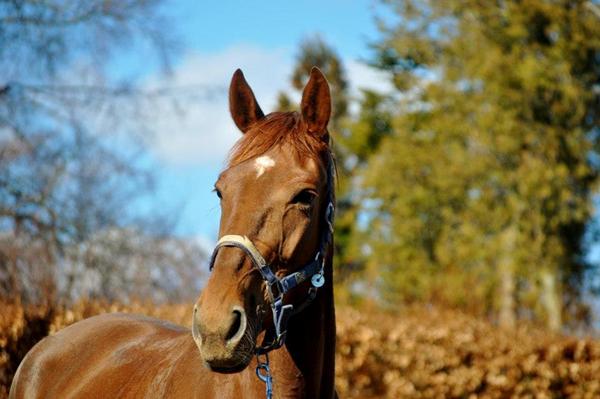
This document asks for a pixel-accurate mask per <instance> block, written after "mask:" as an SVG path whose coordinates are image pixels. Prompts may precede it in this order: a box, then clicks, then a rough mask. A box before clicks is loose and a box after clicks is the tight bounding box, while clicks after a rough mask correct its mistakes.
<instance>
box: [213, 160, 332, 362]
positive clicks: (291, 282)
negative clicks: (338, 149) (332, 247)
mask: <svg viewBox="0 0 600 399" xmlns="http://www.w3.org/2000/svg"><path fill="white" fill-rule="evenodd" d="M333 168H334V164H333V159H332V157H331V155H330V156H329V168H328V169H327V195H328V203H327V208H326V210H325V222H326V225H327V228H326V229H325V230H324V231H323V233H322V234H321V242H320V246H319V250H318V251H317V253H316V255H315V257H314V258H313V260H312V261H311V262H309V263H307V264H306V265H304V266H303V267H301V268H300V269H299V270H298V271H296V272H293V273H291V274H288V275H287V276H284V277H281V278H280V277H277V275H276V274H275V273H274V272H273V270H272V269H271V266H270V265H269V264H268V263H267V261H266V260H265V258H264V257H263V256H262V254H261V253H260V251H259V250H258V249H257V248H256V246H255V245H254V243H253V242H252V240H250V239H249V238H248V237H246V236H242V235H236V234H228V235H224V236H223V237H221V238H220V239H219V241H218V242H217V245H216V246H215V249H214V250H213V253H212V256H211V258H210V264H209V270H212V269H213V267H214V264H215V260H216V257H217V254H218V252H219V249H221V248H223V247H235V248H239V249H241V250H242V251H244V253H245V254H246V255H248V257H249V258H250V259H251V260H252V263H253V265H254V267H255V268H256V269H257V270H258V272H259V273H260V275H261V277H262V279H263V281H264V282H265V286H266V288H267V295H268V297H269V302H270V303H271V304H270V306H271V312H272V314H273V324H274V326H275V336H274V338H273V341H272V342H270V343H268V344H265V343H264V342H263V344H262V345H261V346H259V347H257V348H256V353H257V354H258V355H261V354H266V353H268V352H270V351H272V350H273V349H278V348H280V347H281V346H283V344H284V343H285V337H286V334H287V322H288V320H289V318H290V317H291V316H292V315H294V314H295V313H298V312H300V311H301V310H302V309H304V308H305V307H306V306H307V305H308V304H309V303H310V302H311V301H312V300H313V299H314V298H315V297H316V295H317V290H318V289H319V288H320V287H322V286H323V284H325V277H324V274H323V268H324V266H325V256H326V253H327V249H328V247H329V244H330V243H331V239H332V237H333V220H334V216H335V206H334V195H333V173H334V171H333ZM309 278H310V281H311V287H310V288H309V290H308V295H307V298H306V299H305V301H304V302H303V303H302V304H301V305H299V306H298V307H297V309H295V310H294V305H292V304H285V305H284V303H283V297H284V295H285V294H286V293H287V292H289V291H290V290H292V289H293V288H295V287H297V286H298V285H300V284H302V283H303V282H305V281H306V280H308V279H309Z"/></svg>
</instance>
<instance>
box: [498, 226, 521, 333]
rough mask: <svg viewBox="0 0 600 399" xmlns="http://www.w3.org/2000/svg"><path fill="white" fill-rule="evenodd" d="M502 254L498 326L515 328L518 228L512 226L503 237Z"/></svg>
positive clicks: (499, 266)
mask: <svg viewBox="0 0 600 399" xmlns="http://www.w3.org/2000/svg"><path fill="white" fill-rule="evenodd" d="M501 240H502V242H501V248H502V253H501V256H500V261H499V264H498V274H499V278H500V288H499V298H500V309H499V314H498V324H499V325H500V327H503V328H514V327H515V325H516V321H517V320H516V319H517V318H516V307H515V269H514V268H515V265H514V259H513V255H514V250H515V246H516V241H517V226H516V225H514V224H513V225H510V226H509V227H507V228H506V230H504V232H503V233H502V236H501Z"/></svg>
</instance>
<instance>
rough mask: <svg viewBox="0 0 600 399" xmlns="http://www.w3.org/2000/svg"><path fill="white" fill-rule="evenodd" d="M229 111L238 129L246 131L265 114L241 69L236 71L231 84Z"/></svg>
mask: <svg viewBox="0 0 600 399" xmlns="http://www.w3.org/2000/svg"><path fill="white" fill-rule="evenodd" d="M229 112H231V117H232V118H233V121H234V122H235V124H236V126H237V127H238V129H240V130H241V131H242V133H246V132H247V131H248V129H249V128H250V126H251V125H252V124H253V123H254V122H256V121H258V120H259V119H262V118H263V117H264V116H265V114H263V112H262V110H261V109H260V106H259V105H258V102H257V101H256V97H254V93H253V92H252V89H251V88H250V86H249V85H248V82H246V79H245V78H244V74H243V73H242V70H241V69H238V70H236V71H235V72H234V74H233V77H232V78H231V84H230V85H229Z"/></svg>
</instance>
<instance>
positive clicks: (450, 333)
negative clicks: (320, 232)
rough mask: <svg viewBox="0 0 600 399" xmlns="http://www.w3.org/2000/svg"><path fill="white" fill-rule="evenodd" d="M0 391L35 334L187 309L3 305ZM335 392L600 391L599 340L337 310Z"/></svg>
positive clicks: (434, 313)
mask: <svg viewBox="0 0 600 399" xmlns="http://www.w3.org/2000/svg"><path fill="white" fill-rule="evenodd" d="M0 308H1V311H0V398H5V397H7V394H8V387H9V386H10V380H11V378H12V375H13V373H14V371H15V370H16V367H17V365H18V363H19V361H20V359H22V357H23V356H24V355H25V353H26V352H27V351H28V350H29V348H30V347H31V346H32V345H33V344H35V342H37V341H38V340H39V339H41V338H43V336H44V335H46V334H47V333H48V332H50V333H52V332H55V331H58V330H59V329H61V328H63V327H65V326H67V325H69V324H72V323H74V322H76V321H78V320H81V319H84V318H86V317H90V316H92V315H95V314H99V313H106V312H130V313H142V314H146V315H150V316H154V317H158V318H162V319H166V320H170V321H172V322H175V323H178V324H182V325H189V321H190V320H191V306H190V305H189V304H185V305H162V306H155V305H148V304H140V303H134V304H130V305H127V306H125V305H122V304H109V303H103V302H80V303H78V304H75V305H74V306H73V307H71V308H69V309H66V310H56V309H53V308H50V307H48V306H39V307H29V308H24V307H22V306H21V305H15V304H4V303H0ZM337 318H338V323H337V324H338V325H337V337H338V338H337V356H336V384H337V389H338V393H339V395H340V398H400V397H406V398H475V397H477V398H504V397H522V398H552V397H566V396H568V397H572V398H595V397H600V342H599V341H594V340H590V339H576V338H571V337H560V336H555V335H550V334H546V333H544V332H543V331H540V330H536V329H533V328H531V327H520V328H518V329H517V330H515V331H503V330H500V329H498V328H496V327H495V326H493V325H491V324H490V323H488V322H486V321H483V320H479V319H475V318H472V317H469V316H466V315H464V314H462V313H460V312H456V311H448V310H439V309H436V308H431V307H423V306H421V307H413V308H410V309H407V310H405V311H403V312H402V313H401V314H398V315H394V316H392V315H389V314H385V313H383V312H380V311H368V312H367V311H362V312H361V311H357V310H353V309H350V308H341V309H339V308H338V311H337Z"/></svg>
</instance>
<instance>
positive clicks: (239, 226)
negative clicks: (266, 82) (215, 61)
mask: <svg viewBox="0 0 600 399" xmlns="http://www.w3.org/2000/svg"><path fill="white" fill-rule="evenodd" d="M229 106H230V111H231V115H232V117H233V120H234V122H235V124H236V125H237V127H238V128H239V129H240V130H241V131H242V133H243V136H242V138H241V139H240V140H239V141H238V143H237V144H236V146H235V147H234V149H233V150H232V152H231V155H230V159H229V162H228V165H227V167H226V169H225V170H224V171H223V172H222V173H221V174H220V176H219V178H218V181H217V182H216V184H215V191H216V193H217V195H218V196H219V198H221V222H220V230H219V235H220V236H221V239H220V240H219V243H218V244H217V247H216V249H215V251H214V253H213V257H212V259H211V270H212V273H211V275H210V278H209V279H208V282H207V285H206V287H205V288H204V290H203V291H202V294H201V295H200V298H199V299H198V301H197V302H196V304H195V306H194V311H193V320H192V331H190V330H189V329H186V328H182V327H179V326H176V325H173V324H169V323H167V322H165V321H161V320H155V319H151V318H148V317H143V316H134V315H128V314H106V315H101V316H96V317H92V318H89V319H87V320H83V321H81V322H78V323H75V324H73V325H72V326H70V327H67V328H65V329H63V330H62V331H60V332H58V333H57V334H55V335H52V336H49V337H47V338H45V339H44V340H42V341H41V342H39V343H38V344H37V345H36V346H35V347H34V348H33V349H32V350H31V351H30V352H29V353H28V354H27V356H26V357H25V359H24V360H23V362H22V363H21V365H20V366H19V369H18V370H17V373H16V375H15V378H14V381H13V384H12V387H11V390H10V396H9V397H10V398H12V399H17V398H27V399H33V398H122V397H127V398H167V397H168V398H236V399H237V398H264V397H265V396H267V397H269V396H270V395H271V392H267V390H271V388H272V395H274V397H277V398H335V397H336V396H337V395H336V393H335V390H334V351H335V312H334V304H333V285H332V251H331V248H332V246H333V243H332V233H331V231H332V230H331V223H332V218H333V215H332V214H333V212H332V211H333V178H334V174H335V172H334V166H333V158H332V154H331V150H330V147H329V133H328V131H327V123H328V120H329V116H330V112H331V97H330V92H329V86H328V84H327V81H326V79H325V77H324V76H323V74H322V73H321V72H320V71H319V70H318V69H316V68H313V70H312V71H311V74H310V78H309V80H308V82H307V85H306V87H305V88H304V92H303V95H302V102H301V106H300V112H274V113H271V114H268V115H266V116H265V115H264V114H263V112H262V110H261V109H260V107H259V105H258V103H257V101H256V98H255V97H254V94H253V92H252V89H251V88H250V87H249V86H248V83H247V82H246V80H245V79H244V75H243V74H242V72H241V71H240V70H237V71H236V72H235V74H234V75H233V79H232V81H231V86H230V89H229Z"/></svg>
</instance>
